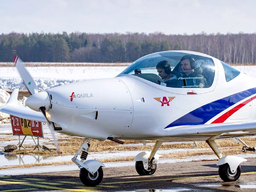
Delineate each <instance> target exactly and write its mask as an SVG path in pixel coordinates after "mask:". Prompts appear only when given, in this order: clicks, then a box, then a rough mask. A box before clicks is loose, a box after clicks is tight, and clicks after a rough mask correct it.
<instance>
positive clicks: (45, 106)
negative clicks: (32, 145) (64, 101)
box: [13, 56, 60, 154]
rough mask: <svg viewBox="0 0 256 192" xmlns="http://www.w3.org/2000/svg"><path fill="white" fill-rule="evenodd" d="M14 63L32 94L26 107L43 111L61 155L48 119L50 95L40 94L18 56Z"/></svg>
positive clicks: (52, 127)
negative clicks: (47, 111)
mask: <svg viewBox="0 0 256 192" xmlns="http://www.w3.org/2000/svg"><path fill="white" fill-rule="evenodd" d="M13 61H14V63H15V66H16V68H17V70H18V72H19V74H20V76H21V78H22V79H23V82H24V85H25V86H26V88H27V89H28V91H29V93H30V94H31V96H30V97H29V98H28V99H27V100H26V106H28V107H29V108H31V109H33V110H35V111H41V112H42V113H43V115H44V117H45V119H46V122H47V125H48V127H49V129H50V131H51V134H52V137H53V140H54V144H55V147H56V150H57V153H58V154H59V153H60V151H59V146H58V140H57V138H56V136H55V132H54V126H53V124H52V122H50V121H49V120H48V118H47V117H46V110H49V109H50V106H51V102H50V98H49V95H48V93H47V92H40V93H39V92H38V89H37V86H36V83H35V81H34V79H33V78H32V76H31V75H30V74H29V72H28V71H27V69H26V67H25V66H24V64H23V62H22V60H21V59H20V58H19V57H18V56H15V57H14V59H13Z"/></svg>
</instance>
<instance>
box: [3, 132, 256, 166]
mask: <svg viewBox="0 0 256 192" xmlns="http://www.w3.org/2000/svg"><path fill="white" fill-rule="evenodd" d="M0 141H11V137H6V138H1V139H0ZM243 141H245V142H246V143H247V144H248V145H249V146H255V141H256V138H253V137H248V138H243ZM83 142H84V138H80V137H71V136H66V135H61V137H60V138H59V147H60V151H61V152H62V155H74V154H75V153H76V152H77V150H78V149H79V147H80V146H81V145H82V143H83ZM147 143H153V141H147ZM216 143H217V145H218V146H219V148H220V150H221V152H222V154H224V155H234V154H241V153H242V152H241V149H242V147H243V145H242V144H241V143H239V144H237V143H236V142H235V141H234V140H233V139H221V140H217V141H216ZM51 144H52V145H53V143H51ZM125 144H138V145H135V146H134V145H133V146H131V145H120V144H117V143H115V142H112V141H109V140H106V141H98V140H90V149H89V152H101V151H109V152H115V151H135V150H136V151H145V150H152V149H153V145H146V146H144V145H143V144H142V142H141V141H133V140H127V141H125ZM192 144H193V143H192V142H191V143H179V144H169V143H168V144H163V145H162V146H161V147H160V149H162V150H167V149H184V148H185V149H193V148H195V147H193V146H192ZM24 147H25V149H23V148H22V149H21V150H17V151H14V153H15V154H36V155H47V156H56V155H57V153H56V151H55V150H52V151H48V150H43V149H40V150H37V149H36V150H33V149H34V146H32V145H24ZM197 148H201V149H203V150H187V151H182V152H175V153H169V154H163V155H161V158H185V157H189V156H198V155H214V153H213V151H212V150H211V149H210V147H209V146H208V144H207V143H206V142H197ZM247 153H255V152H247ZM216 158H217V157H216ZM98 160H100V161H101V162H115V161H132V160H134V157H133V156H128V157H124V158H123V157H122V158H112V159H98ZM72 163H73V162H72V161H64V162H55V163H36V164H27V165H16V166H11V167H10V166H6V167H0V170H1V169H7V168H16V167H31V166H35V165H36V166H44V165H63V164H72Z"/></svg>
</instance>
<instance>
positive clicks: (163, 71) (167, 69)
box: [156, 60, 177, 81]
mask: <svg viewBox="0 0 256 192" xmlns="http://www.w3.org/2000/svg"><path fill="white" fill-rule="evenodd" d="M156 70H157V72H158V75H159V76H160V77H161V78H162V79H163V80H164V81H168V80H173V79H177V76H176V75H175V74H173V73H172V70H171V65H170V64H169V62H168V61H166V60H163V61H160V62H159V63H157V65H156Z"/></svg>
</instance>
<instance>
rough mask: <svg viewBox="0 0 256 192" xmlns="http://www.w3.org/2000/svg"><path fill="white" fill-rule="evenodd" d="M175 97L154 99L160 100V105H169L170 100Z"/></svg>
mask: <svg viewBox="0 0 256 192" xmlns="http://www.w3.org/2000/svg"><path fill="white" fill-rule="evenodd" d="M174 98H175V97H155V98H154V99H155V100H157V101H158V102H160V103H161V104H162V105H161V106H164V105H167V106H170V102H171V101H172V100H173V99H174Z"/></svg>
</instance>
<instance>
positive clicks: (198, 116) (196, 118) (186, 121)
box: [165, 88, 256, 128]
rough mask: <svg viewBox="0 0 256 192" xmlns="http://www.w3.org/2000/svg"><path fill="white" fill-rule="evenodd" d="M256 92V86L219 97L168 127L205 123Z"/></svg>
mask: <svg viewBox="0 0 256 192" xmlns="http://www.w3.org/2000/svg"><path fill="white" fill-rule="evenodd" d="M255 93H256V88H252V89H248V90H246V91H242V92H239V93H236V94H233V95H230V96H227V97H225V98H222V99H219V100H217V101H214V102H211V103H208V104H206V105H203V106H201V107H199V108H197V109H195V110H194V111H191V112H189V113H187V114H186V115H184V116H182V117H180V118H179V119H177V120H176V121H174V122H172V123H171V124H169V125H168V126H167V127H165V128H168V127H173V126H180V125H200V124H205V123H206V122H207V121H209V120H210V119H212V118H213V117H215V116H216V115H218V114H219V113H221V112H222V111H224V110H226V109H227V108H229V107H230V106H232V105H234V104H236V103H237V102H239V101H241V100H243V99H245V98H247V97H250V96H251V95H253V94H255Z"/></svg>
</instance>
